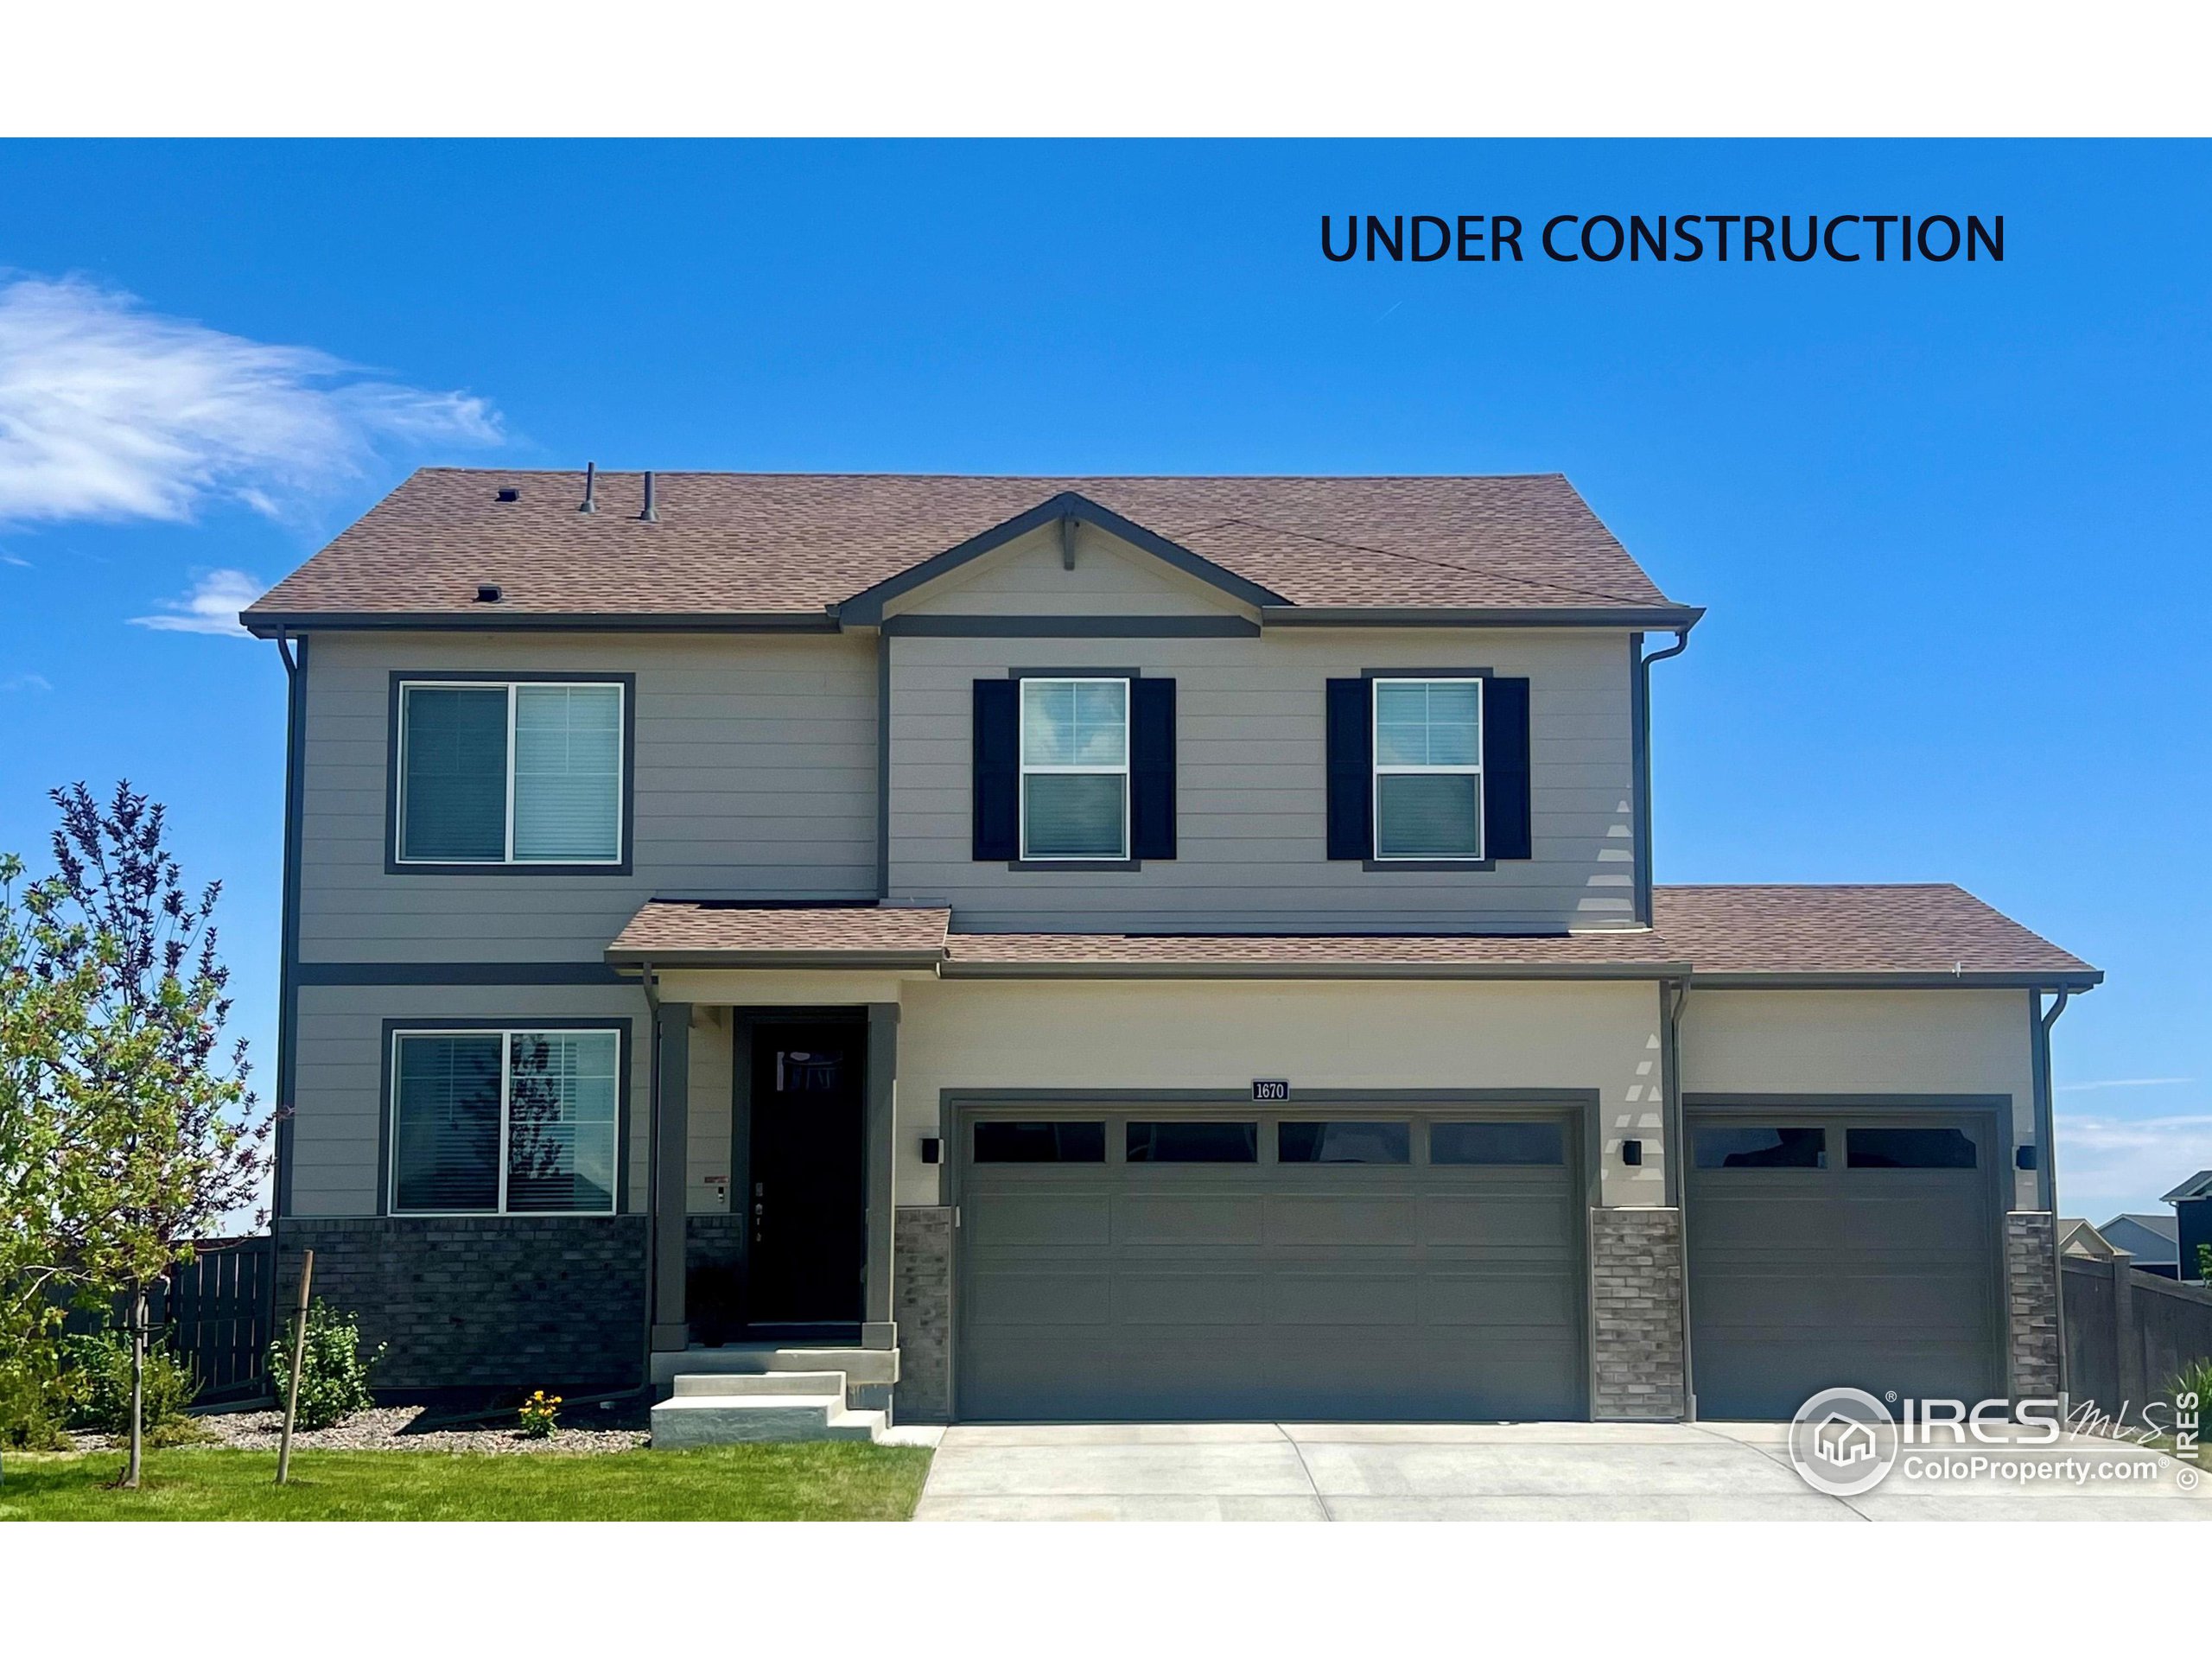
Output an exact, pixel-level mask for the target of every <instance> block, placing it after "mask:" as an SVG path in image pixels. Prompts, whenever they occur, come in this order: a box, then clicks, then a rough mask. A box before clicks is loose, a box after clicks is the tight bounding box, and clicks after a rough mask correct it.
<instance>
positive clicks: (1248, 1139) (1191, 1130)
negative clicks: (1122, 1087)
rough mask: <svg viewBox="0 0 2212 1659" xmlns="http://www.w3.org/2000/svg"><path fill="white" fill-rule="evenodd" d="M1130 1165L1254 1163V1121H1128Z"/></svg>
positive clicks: (1257, 1141) (1256, 1127) (1256, 1151)
mask: <svg viewBox="0 0 2212 1659" xmlns="http://www.w3.org/2000/svg"><path fill="white" fill-rule="evenodd" d="M1124 1144H1125V1146H1126V1147H1127V1155H1128V1161H1129V1162H1131V1163H1133V1164H1255V1163H1257V1162H1259V1160H1260V1126H1259V1124H1258V1123H1256V1122H1249V1123H1227V1122H1174V1121H1172V1120H1171V1121H1166V1122H1131V1123H1130V1124H1129V1125H1128V1131H1127V1138H1126V1141H1125V1143H1124Z"/></svg>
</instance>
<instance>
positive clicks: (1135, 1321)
mask: <svg viewBox="0 0 2212 1659" xmlns="http://www.w3.org/2000/svg"><path fill="white" fill-rule="evenodd" d="M960 1141H961V1145H960V1155H961V1159H962V1164H961V1170H960V1178H959V1179H960V1190H959V1198H958V1203H959V1205H960V1211H961V1220H960V1246H959V1255H960V1260H961V1263H962V1268H961V1285H960V1294H959V1297H958V1309H959V1313H958V1330H957V1343H956V1353H957V1360H956V1363H957V1389H958V1398H957V1412H958V1414H959V1415H960V1416H961V1417H963V1418H966V1419H969V1420H978V1419H980V1420H993V1419H997V1420H1007V1419H1016V1420H1032V1421H1039V1420H1041V1421H1049V1420H1052V1419H1086V1418H1088V1419H1101V1418H1105V1419H1122V1420H1145V1419H1155V1420H1157V1419H1205V1418H1231V1419H1234V1418H1262V1419H1264V1418H1291V1419H1298V1418H1323V1419H1326V1418H1340V1419H1341V1418H1350V1419H1370V1420H1383V1419H1401V1420H1419V1419H1439V1418H1442V1419H1451V1418H1499V1417H1517V1418H1539V1417H1541V1418H1571V1417H1580V1416H1582V1415H1584V1414H1586V1407H1585V1394H1586V1389H1585V1384H1584V1376H1585V1360H1584V1348H1585V1339H1584V1318H1585V1316H1584V1297H1583V1284H1584V1269H1583V1259H1582V1257H1583V1252H1582V1237H1583V1213H1584V1211H1583V1205H1584V1187H1583V1180H1582V1175H1581V1169H1582V1164H1581V1157H1582V1153H1581V1148H1580V1144H1579V1139H1578V1135H1577V1133H1576V1125H1575V1123H1574V1122H1573V1119H1572V1117H1571V1116H1568V1115H1566V1114H1563V1113H1557V1112H1551V1113H1548V1112H1545V1111H1542V1110H1541V1109H1530V1110H1526V1111H1523V1112H1520V1113H1507V1112H1496V1111H1489V1110H1485V1111H1484V1112H1481V1113H1474V1112H1451V1111H1445V1110H1419V1111H1416V1110H1394V1109H1389V1108H1385V1107H1376V1108H1357V1107H1345V1108H1343V1109H1332V1110H1329V1111H1326V1112H1311V1111H1300V1112H1296V1113H1291V1112H1281V1111H1265V1110H1261V1109H1251V1110H1241V1111H1240V1110H1236V1109H1220V1108H1208V1109H1200V1110H1194V1109H1190V1108H1186V1107H1169V1106H1165V1105H1163V1106H1160V1107H1151V1108H1147V1107H1145V1106H1141V1105H1139V1106H1133V1107H1128V1108H1122V1107H1120V1106H1119V1105H1117V1106H1116V1108H1115V1109H1111V1110H1103V1109H1081V1108H1058V1107H1055V1108H1052V1109H1046V1108H1043V1107H1033V1108H1023V1107H1009V1108H1007V1109H1005V1110H1003V1111H1000V1110H993V1111H990V1112H986V1113H979V1114H975V1115H972V1116H968V1117H966V1118H965V1119H964V1120H963V1125H962V1129H961V1135H960Z"/></svg>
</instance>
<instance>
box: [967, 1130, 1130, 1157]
mask: <svg viewBox="0 0 2212 1659" xmlns="http://www.w3.org/2000/svg"><path fill="white" fill-rule="evenodd" d="M1105 1161H1106V1125H1105V1124H1104V1123H1103V1122H1096V1121H1093V1122H1065V1123H1055V1122H988V1123H978V1124H977V1125H976V1162H977V1163H979V1164H1103V1163H1104V1162H1105Z"/></svg>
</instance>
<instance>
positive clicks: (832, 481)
mask: <svg viewBox="0 0 2212 1659" xmlns="http://www.w3.org/2000/svg"><path fill="white" fill-rule="evenodd" d="M656 477H657V486H656V489H657V501H656V506H657V510H658V513H659V519H658V522H657V523H654V524H642V523H640V522H639V519H638V516H637V515H638V510H639V505H640V502H641V499H642V497H643V482H642V475H641V474H635V473H627V474H624V473H602V474H600V478H599V490H598V498H599V510H598V512H595V513H592V514H584V513H581V512H577V511H576V506H577V504H578V502H579V501H580V500H581V499H582V494H583V477H582V474H580V473H568V472H558V473H548V472H509V471H478V470H461V469H455V468H426V469H424V470H423V471H421V472H418V473H416V474H414V476H412V477H411V478H410V479H408V480H406V482H404V484H402V485H400V486H399V487H398V488H397V489H396V490H394V491H393V492H392V493H391V494H390V495H388V496H386V497H385V499H383V500H382V501H380V502H378V504H377V505H375V506H374V507H372V508H371V509H370V510H369V512H367V514H366V515H365V516H364V517H363V518H360V519H359V521H358V522H356V523H355V524H353V525H352V526H351V527H350V528H348V529H347V530H346V531H344V532H342V533H341V534H340V536H339V537H338V538H337V539H336V540H335V541H334V542H332V543H330V545H329V546H327V547H326V548H324V549H323V550H322V551H321V552H320V553H318V554H316V555H315V556H314V557H313V558H311V559H309V560H308V563H306V564H304V565H302V567H301V568H300V569H297V570H296V571H294V572H293V573H292V574H291V575H289V576H287V577H286V578H285V579H284V580H283V582H279V583H278V584H277V586H276V587H275V588H273V589H271V590H270V592H269V593H267V594H264V595H263V596H262V598H261V599H260V600H259V601H257V602H256V603H255V604H254V606H253V607H251V610H249V611H248V612H247V613H246V616H247V620H248V621H249V623H259V624H260V625H261V626H264V627H266V626H273V625H274V623H275V622H276V621H277V620H280V619H282V620H289V621H293V622H301V621H304V620H308V619H311V618H315V617H318V616H320V617H325V618H336V617H340V616H355V617H359V616H379V617H401V616H415V615H422V616H429V617H440V616H447V617H461V616H468V617H481V618H485V619H486V620H489V619H492V618H494V617H497V618H504V619H508V620H523V621H524V622H525V623H526V621H527V620H528V619H531V618H543V617H561V616H622V617H630V616H635V617H641V618H662V619H673V618H710V617H727V616H763V617H766V616H779V617H790V618H793V619H797V618H800V617H811V618H815V619H820V618H822V617H823V616H824V615H825V614H826V609H827V607H830V606H833V605H836V604H838V603H840V602H842V601H845V600H848V599H850V598H852V597H854V596H855V594H860V593H861V592H863V591H865V590H866V589H868V588H871V587H873V586H874V585H875V584H876V583H878V582H883V581H885V580H887V579H888V578H890V577H892V576H895V575H899V573H901V572H903V571H905V570H907V569H912V567H913V566H915V565H917V564H919V563H922V562H923V561H924V560H925V559H928V558H931V557H933V556H936V555H937V554H939V553H942V552H944V551H945V550H947V549H949V548H952V547H955V546H957V545H958V544H960V543H963V542H964V541H967V540H968V539H969V537H974V536H976V535H979V534H981V533H982V532H983V531H988V530H990V529H992V528H993V527H994V526H995V525H998V524H1002V523H1004V522H1005V521H1007V519H1009V518H1014V517H1015V516H1016V515H1018V514H1020V513H1022V512H1027V510H1029V509H1030V508H1033V507H1035V506H1037V505H1039V504H1040V503H1042V502H1044V501H1046V500H1047V499H1050V498H1051V497H1052V496H1053V495H1056V494H1058V493H1060V492H1062V491H1073V492H1076V493H1079V494H1081V495H1083V496H1085V497H1087V498H1089V499H1091V500H1093V501H1095V502H1096V503H1097V504H1098V505H1101V506H1103V507H1105V508H1107V509H1109V511H1111V512H1116V513H1119V514H1121V515H1122V517H1124V518H1128V519H1131V520H1134V521H1135V523H1137V524H1141V525H1142V526H1143V527H1145V528H1146V529H1147V530H1150V531H1154V533H1156V534H1158V535H1160V536H1162V537H1166V538H1167V539H1168V540H1169V541H1171V542H1175V543H1179V544H1180V545H1182V546H1183V547H1185V548H1187V549H1188V550H1191V551H1192V552H1193V553H1196V554H1198V555H1199V556H1202V557H1204V558H1205V559H1208V560H1210V561H1211V562H1212V563H1215V564H1217V565H1219V566H1221V567H1223V568H1224V569H1227V570H1229V571H1230V572H1232V573H1233V574H1235V575H1238V576H1242V577H1243V578H1244V579H1245V580H1247V581H1249V582H1255V583H1256V584H1258V585H1259V586H1260V587H1262V588H1268V589H1269V590H1271V591H1273V592H1274V593H1277V594H1281V595H1282V597H1283V598H1284V599H1286V600H1287V601H1289V602H1290V603H1291V604H1293V605H1294V606H1300V607H1320V608H1331V607H1351V608H1360V609H1365V608H1376V607H1381V608H1401V607H1412V608H1419V609H1457V608H1462V607H1465V608H1475V609H1480V608H1491V607H1502V608H1505V609H1510V610H1528V609H1562V610H1573V609H1590V608H1600V609H1607V608H1610V609H1616V610H1618V609H1621V608H1636V609H1642V608H1655V607H1656V608H1667V609H1679V607H1673V606H1672V603H1671V601H1669V600H1668V599H1667V598H1666V596H1665V595H1664V594H1662V593H1661V592H1660V591H1659V589H1658V588H1656V587H1655V586H1654V585H1653V584H1652V582H1651V581H1650V579H1649V577H1648V576H1646V575H1644V574H1643V571H1642V570H1641V569H1638V568H1637V564H1636V562H1635V561H1634V560H1632V559H1631V558H1630V557H1629V556H1628V554H1627V553H1626V552H1625V551H1624V550H1623V549H1622V547H1621V544H1620V543H1618V542H1617V541H1616V540H1614V539H1613V537H1612V534H1611V531H1608V530H1606V528H1605V525H1604V524H1600V523H1599V520H1598V518H1597V515H1596V514H1594V513H1593V512H1591V511H1590V508H1589V506H1588V505H1587V504H1586V502H1584V500H1583V499H1582V498H1581V497H1580V495H1578V494H1577V493H1575V491H1574V487H1573V486H1572V485H1570V484H1569V483H1568V482H1567V480H1566V479H1564V478H1562V477H1560V476H1559V475H1558V474H1533V475H1529V476H1521V477H1505V478H1289V477H1286V478H979V477H956V476H931V475H922V474H912V475H909V474H768V473H661V474H657V475H656ZM503 488H505V489H512V490H515V491H518V492H519V494H520V499H518V500H516V501H514V502H512V503H502V502H500V501H499V499H497V497H498V494H499V491H500V490H501V489H503ZM479 582H496V583H498V584H499V587H500V588H501V589H502V591H503V597H502V599H501V600H500V601H499V606H498V608H497V610H496V611H494V610H493V609H492V607H487V606H485V605H481V604H478V603H477V602H476V600H475V595H476V588H477V584H478V583H479Z"/></svg>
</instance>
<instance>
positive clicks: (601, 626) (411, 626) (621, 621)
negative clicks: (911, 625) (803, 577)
mask: <svg viewBox="0 0 2212 1659" xmlns="http://www.w3.org/2000/svg"><path fill="white" fill-rule="evenodd" d="M238 620H239V621H240V622H241V623H242V624H244V625H245V631H246V632H248V633H251V634H252V635H253V636H254V637H255V638H256V639H277V638H278V637H280V636H281V635H283V633H284V632H286V631H287V630H288V629H297V628H308V627H311V628H315V629H316V630H318V631H321V632H332V633H338V632H346V633H351V632H369V631H377V630H391V631H398V632H423V631H425V630H429V631H433V632H461V633H510V632H529V633H616V632H621V633H629V632H645V633H836V632H838V628H839V624H838V621H837V619H836V617H835V616H833V615H831V614H830V613H829V612H828V611H826V610H823V611H685V612H677V611H671V612H640V611H574V612H564V611H503V610H499V609H495V608H492V607H486V608H485V609H482V610H467V611H327V612H317V611H282V612H277V611H261V612H255V611H247V612H245V613H242V614H241V615H240V616H239V618H238Z"/></svg>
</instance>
